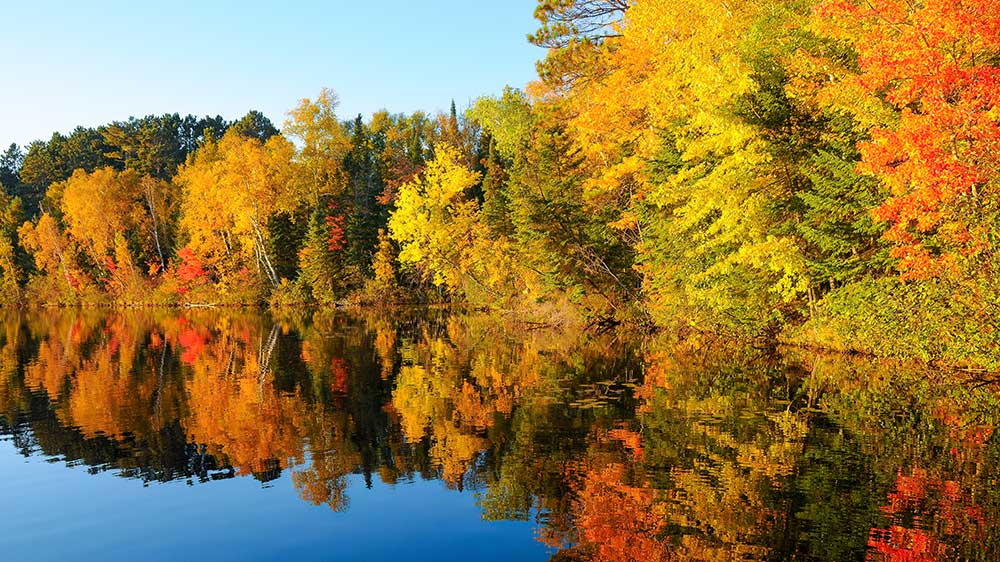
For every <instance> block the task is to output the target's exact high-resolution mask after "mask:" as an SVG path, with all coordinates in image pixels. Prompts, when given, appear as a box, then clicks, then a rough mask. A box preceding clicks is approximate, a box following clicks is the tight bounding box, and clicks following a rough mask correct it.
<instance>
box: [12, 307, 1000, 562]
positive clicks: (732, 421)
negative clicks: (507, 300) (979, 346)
mask: <svg viewBox="0 0 1000 562" xmlns="http://www.w3.org/2000/svg"><path fill="white" fill-rule="evenodd" d="M998 418H1000V391H998V385H997V384H995V383H994V382H993V381H991V380H990V379H989V378H987V377H982V376H980V377H972V376H968V375H962V376H959V375H955V374H944V373H940V372H936V371H933V370H929V369H926V368H920V367H915V366H903V365H898V364H891V363H884V362H878V361H873V360H865V359H859V358H849V357H844V356H833V355H822V354H818V353H815V352H804V351H787V350H786V351H784V352H783V353H775V352H772V351H766V350H757V349H753V348H743V347H739V346H735V345H724V344H721V343H719V342H712V341H708V340H704V339H698V338H688V339H686V340H677V339H671V338H667V337H660V338H653V339H649V338H645V339H640V338H638V337H630V336H627V335H625V334H622V333H605V334H601V335H592V334H591V335H588V334H580V333H575V332H574V333H555V332H549V331H543V330H534V331H525V330H523V329H519V328H518V327H516V326H510V325H505V324H504V323H503V322H502V321H499V320H495V319H490V318H488V317H483V316H475V315H473V316H467V315H461V314H446V313H443V312H394V313H392V314H381V315H379V314H363V313H332V312H329V313H315V314H313V313H301V314H297V315H295V314H293V315H288V316H285V317H272V316H268V315H265V314H258V313H249V312H238V311H237V312H233V311H186V312H179V311H166V310H163V311H153V312H149V311H142V312H125V313H116V314H113V313H108V312H101V311H83V312H65V311H63V312H60V311H43V312H33V313H28V314H15V313H8V314H7V316H6V317H5V318H4V319H3V324H2V326H0V506H2V509H3V515H2V517H3V519H2V521H3V524H2V526H0V560H11V561H22V560H23V561H34V560H108V561H113V560H291V561H294V560H375V561H377V560H400V559H404V560H411V561H417V560H428V561H439V560H441V561H443V560H470V561H488V560H505V561H506V560H510V561H531V560H563V561H570V560H595V561H598V560H600V561H618V560H620V561H626V560H635V561H646V560H649V561H660V560H663V561H667V560H705V561H708V560H829V561H849V560H878V561H886V562H888V561H900V562H901V561H908V562H929V561H944V560H983V561H987V560H1000V530H998V526H1000V486H998V481H997V479H998V476H1000V472H998V466H1000V454H998V453H1000V447H998V438H997V437H996V436H995V435H994V427H995V424H996V423H997V422H998Z"/></svg>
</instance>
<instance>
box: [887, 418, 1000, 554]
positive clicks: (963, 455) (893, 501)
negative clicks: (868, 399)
mask: <svg viewBox="0 0 1000 562" xmlns="http://www.w3.org/2000/svg"><path fill="white" fill-rule="evenodd" d="M962 412H963V408H962V407H961V405H960V404H958V403H957V402H956V401H955V400H954V399H941V400H938V402H937V406H936V407H935V408H934V409H933V411H932V415H933V416H934V417H935V418H936V419H937V420H939V421H940V422H941V423H942V425H943V426H944V429H946V431H947V434H948V441H949V442H950V443H951V444H952V445H953V446H952V447H950V448H949V449H948V455H949V456H950V457H952V460H953V461H957V462H959V463H961V464H968V465H974V466H979V465H980V464H981V463H983V462H984V459H983V452H984V451H983V446H984V444H985V443H986V440H987V439H988V438H989V437H990V435H991V434H992V433H993V426H992V425H986V424H981V423H980V424H976V423H972V422H970V421H968V420H964V419H963V417H962ZM949 476H950V475H949V472H948V471H945V470H942V469H941V468H938V467H936V468H933V469H924V468H912V469H909V470H907V471H903V470H898V471H897V474H896V481H895V487H894V489H893V490H891V491H890V492H889V494H888V497H887V500H888V503H887V504H886V505H883V506H882V512H883V513H884V514H885V515H886V516H887V517H888V518H889V521H890V525H888V527H885V528H883V527H876V528H873V529H872V531H871V535H870V537H869V541H868V544H869V546H871V547H872V549H873V551H874V552H873V555H872V556H871V557H870V559H872V560H877V561H879V562H898V561H907V562H937V561H940V560H949V559H953V558H955V555H954V550H953V549H954V548H956V545H961V544H962V543H968V544H982V542H983V541H984V540H985V539H986V536H987V535H986V530H987V525H988V517H987V516H986V515H984V512H983V508H982V506H981V505H980V503H979V500H977V498H978V497H982V496H983V493H982V492H983V490H979V489H977V483H976V482H975V481H965V480H967V479H959V480H956V479H954V477H949ZM956 476H961V473H957V475H956ZM959 548H960V547H959Z"/></svg>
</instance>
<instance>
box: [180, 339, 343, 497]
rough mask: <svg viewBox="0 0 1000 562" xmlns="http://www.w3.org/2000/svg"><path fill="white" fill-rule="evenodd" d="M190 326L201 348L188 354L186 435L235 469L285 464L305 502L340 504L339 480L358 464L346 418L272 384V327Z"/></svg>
mask: <svg viewBox="0 0 1000 562" xmlns="http://www.w3.org/2000/svg"><path fill="white" fill-rule="evenodd" d="M192 331H193V332H196V333H198V334H199V337H198V338H197V340H198V342H199V343H198V345H199V346H200V351H199V352H198V353H197V354H192V355H191V356H190V368H191V375H190V376H189V377H187V378H186V380H185V387H186V393H187V396H188V413H187V415H186V416H185V418H184V419H183V420H182V423H183V425H184V427H185V430H186V432H187V435H188V439H189V440H190V441H192V442H195V443H203V444H205V445H206V447H207V450H208V452H209V453H210V454H212V455H213V456H215V457H217V458H219V459H223V460H224V461H226V462H227V463H228V464H231V465H232V466H234V467H236V468H237V470H238V471H239V472H240V473H241V474H265V473H268V472H271V471H273V470H275V469H281V470H284V469H289V468H290V469H292V471H293V476H292V478H293V482H294V483H295V486H296V488H298V489H299V491H300V494H301V495H302V497H303V499H305V500H307V501H310V502H312V503H316V504H328V505H330V506H331V507H332V508H334V509H342V508H343V507H344V506H345V505H346V498H345V497H344V491H345V489H346V483H345V482H344V479H343V478H344V476H345V475H346V474H349V473H351V472H352V471H354V470H355V468H356V467H357V466H358V464H359V459H358V456H357V454H356V453H355V452H354V448H353V445H352V444H351V442H350V438H349V431H348V427H349V423H350V420H349V418H348V417H347V415H346V414H344V413H338V412H330V411H328V410H326V409H325V408H324V407H323V406H322V404H310V403H309V402H307V401H306V400H305V399H304V398H303V397H302V396H301V395H300V394H299V392H298V391H295V392H281V391H279V390H278V389H277V388H276V387H275V385H274V380H273V379H274V376H273V372H272V369H273V367H272V355H273V354H274V349H275V348H276V346H277V341H276V340H277V337H278V327H277V326H273V327H266V326H264V325H263V324H262V323H260V322H259V321H257V322H253V321H249V320H246V321H238V322H230V323H227V324H223V325H217V326H215V327H214V329H211V330H209V329H207V328H205V327H203V326H202V327H193V326H191V327H187V328H186V329H185V332H192ZM185 332H182V333H185ZM341 363H343V362H341ZM341 368H343V369H346V365H345V364H341ZM346 377H347V374H346V372H345V373H344V374H343V378H344V379H345V380H346ZM334 378H336V377H334ZM307 449H309V452H311V454H310V455H309V463H308V464H307V463H306V457H307Z"/></svg>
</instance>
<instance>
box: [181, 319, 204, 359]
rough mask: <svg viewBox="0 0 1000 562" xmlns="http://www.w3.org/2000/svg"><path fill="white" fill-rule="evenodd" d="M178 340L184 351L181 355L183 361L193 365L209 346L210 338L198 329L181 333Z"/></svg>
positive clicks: (189, 329)
mask: <svg viewBox="0 0 1000 562" xmlns="http://www.w3.org/2000/svg"><path fill="white" fill-rule="evenodd" d="M177 340H178V342H179V343H180V344H181V348H182V349H183V350H184V351H183V352H182V353H181V361H183V362H185V363H187V364H188V365H193V364H194V362H195V361H196V360H197V359H198V356H199V355H200V354H201V352H202V351H203V350H204V349H205V346H206V345H207V344H208V340H209V336H208V334H206V333H204V332H202V331H200V330H198V329H197V328H188V329H186V330H184V331H183V332H181V333H180V336H178V338H177Z"/></svg>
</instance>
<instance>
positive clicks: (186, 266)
mask: <svg viewBox="0 0 1000 562" xmlns="http://www.w3.org/2000/svg"><path fill="white" fill-rule="evenodd" d="M177 257H178V258H180V259H181V264H180V265H179V266H177V278H178V279H180V281H181V282H182V283H185V284H187V285H188V287H182V289H183V290H181V289H179V290H178V292H180V293H184V292H187V289H189V288H190V286H192V285H201V284H203V283H205V282H206V281H208V271H207V270H206V269H205V267H204V263H203V262H202V260H201V258H199V257H198V256H196V255H195V253H194V252H193V251H192V250H191V248H188V247H187V246H185V247H183V248H181V249H180V251H178V252H177Z"/></svg>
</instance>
